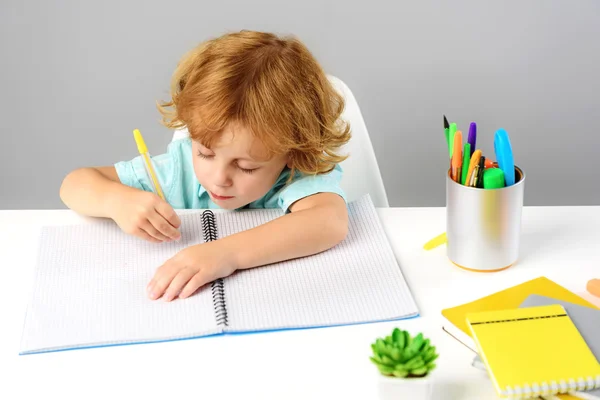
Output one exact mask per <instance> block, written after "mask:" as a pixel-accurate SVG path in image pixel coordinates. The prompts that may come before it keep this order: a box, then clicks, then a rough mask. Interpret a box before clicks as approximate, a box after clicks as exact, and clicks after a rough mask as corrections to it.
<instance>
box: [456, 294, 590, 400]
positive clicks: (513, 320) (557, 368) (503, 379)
mask: <svg viewBox="0 0 600 400" xmlns="http://www.w3.org/2000/svg"><path fill="white" fill-rule="evenodd" d="M467 325H468V326H469V329H470V330H471V334H472V336H473V339H474V340H475V343H476V345H477V349H478V351H479V354H480V356H481V358H482V359H483V361H484V363H485V364H486V367H487V370H488V373H489V375H490V378H491V379H492V381H493V382H494V385H495V387H496V391H497V393H498V395H499V396H500V397H501V398H505V399H521V398H529V397H533V396H541V395H551V394H558V393H568V392H571V391H576V390H577V391H584V390H591V389H595V388H598V387H600V363H598V361H597V360H596V358H595V357H594V354H593V353H592V351H591V350H590V349H589V347H588V345H587V344H586V342H585V340H584V339H583V337H581V335H580V333H579V331H578V330H577V328H576V327H575V324H573V322H572V321H571V318H569V316H568V315H567V313H566V311H565V309H564V308H563V307H562V306H561V305H550V306H540V307H529V308H519V309H513V310H495V311H484V312H476V313H469V314H467Z"/></svg>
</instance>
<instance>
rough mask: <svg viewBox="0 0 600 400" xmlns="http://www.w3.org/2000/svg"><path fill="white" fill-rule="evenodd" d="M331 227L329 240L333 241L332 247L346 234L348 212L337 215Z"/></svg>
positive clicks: (342, 239)
mask: <svg viewBox="0 0 600 400" xmlns="http://www.w3.org/2000/svg"><path fill="white" fill-rule="evenodd" d="M344 211H345V210H344ZM331 227H332V229H331V241H332V242H333V243H332V247H333V246H336V245H338V244H339V243H341V242H343V241H344V239H346V237H347V236H348V214H347V213H346V212H344V213H343V214H342V215H339V216H338V218H337V221H336V222H335V223H334V224H332V225H331Z"/></svg>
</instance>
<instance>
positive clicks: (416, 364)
mask: <svg viewBox="0 0 600 400" xmlns="http://www.w3.org/2000/svg"><path fill="white" fill-rule="evenodd" d="M415 360H416V361H415V362H414V363H412V364H411V365H410V366H409V365H407V367H410V369H411V370H413V373H414V370H418V369H420V368H423V367H425V361H423V359H422V358H421V357H419V358H415Z"/></svg>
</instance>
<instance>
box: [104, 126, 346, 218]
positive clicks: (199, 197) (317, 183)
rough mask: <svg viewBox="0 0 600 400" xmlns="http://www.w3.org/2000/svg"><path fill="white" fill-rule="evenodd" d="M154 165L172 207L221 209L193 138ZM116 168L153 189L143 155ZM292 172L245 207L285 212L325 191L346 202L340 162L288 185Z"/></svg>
mask: <svg viewBox="0 0 600 400" xmlns="http://www.w3.org/2000/svg"><path fill="white" fill-rule="evenodd" d="M152 165H153V167H154V170H155V172H156V174H157V178H158V181H159V183H160V186H161V188H162V191H163V193H164V195H165V198H166V200H167V202H168V203H169V204H170V205H171V207H173V208H175V209H207V208H220V207H219V206H218V205H216V204H215V203H213V202H212V200H211V199H210V196H209V195H208V193H207V191H206V189H204V188H203V187H202V186H201V185H200V183H199V182H198V180H197V179H196V175H195V174H194V168H193V162H192V142H191V139H189V138H184V139H179V140H175V141H172V142H171V143H169V146H168V147H167V152H166V153H165V154H161V155H158V156H154V157H152ZM115 168H116V170H117V174H118V175H119V179H120V180H121V183H123V184H124V185H127V186H131V187H134V188H137V189H141V190H144V191H147V192H151V191H153V190H152V183H151V181H150V177H149V176H148V174H147V172H146V168H145V166H144V160H143V159H142V157H141V156H138V157H136V158H134V159H133V160H130V161H121V162H118V163H116V164H115ZM289 175H290V170H289V169H288V168H287V167H286V168H285V169H284V170H283V172H282V173H281V174H280V175H279V178H277V181H276V182H275V184H274V185H273V187H272V188H271V190H269V192H267V194H265V195H264V196H263V197H262V198H260V199H258V200H256V201H254V202H252V203H250V204H248V205H247V206H246V207H245V208H281V209H282V210H283V211H284V212H288V211H289V207H290V206H291V205H292V204H293V203H294V202H295V201H297V200H300V199H302V198H304V197H307V196H310V195H313V194H316V193H323V192H329V193H336V194H338V195H340V196H341V197H342V198H343V199H344V201H346V195H345V193H344V192H343V190H342V189H341V187H340V181H341V179H342V169H341V167H340V166H339V165H336V167H335V169H334V170H333V171H331V172H329V173H327V174H320V175H304V174H301V173H299V172H297V173H296V174H295V176H294V179H293V180H292V181H291V182H290V183H289V184H286V182H287V180H288V177H289Z"/></svg>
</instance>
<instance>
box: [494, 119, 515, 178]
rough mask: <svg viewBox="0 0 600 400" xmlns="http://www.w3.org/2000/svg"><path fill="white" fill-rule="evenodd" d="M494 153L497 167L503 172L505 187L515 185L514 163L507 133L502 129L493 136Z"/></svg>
mask: <svg viewBox="0 0 600 400" xmlns="http://www.w3.org/2000/svg"><path fill="white" fill-rule="evenodd" d="M494 152H495V153H496V160H497V161H498V166H499V167H500V169H501V170H502V172H504V180H505V182H506V186H510V185H514V184H515V161H514V158H513V152H512V147H511V145H510V139H509V138H508V133H506V131H505V130H504V129H498V130H497V131H496V134H495V135H494Z"/></svg>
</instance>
